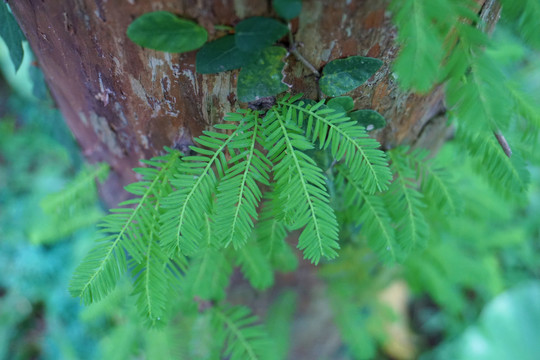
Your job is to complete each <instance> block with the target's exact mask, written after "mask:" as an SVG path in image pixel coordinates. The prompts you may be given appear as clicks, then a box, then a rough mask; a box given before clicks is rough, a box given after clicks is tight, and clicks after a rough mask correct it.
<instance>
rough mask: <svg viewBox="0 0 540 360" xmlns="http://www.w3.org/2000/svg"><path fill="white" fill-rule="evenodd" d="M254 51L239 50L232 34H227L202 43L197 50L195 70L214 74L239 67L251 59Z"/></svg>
mask: <svg viewBox="0 0 540 360" xmlns="http://www.w3.org/2000/svg"><path fill="white" fill-rule="evenodd" d="M254 56H256V53H250V52H246V51H242V50H240V49H239V48H238V47H236V40H235V37H234V35H227V36H224V37H222V38H219V39H217V40H215V41H212V42H209V43H207V44H204V46H203V47H202V48H201V50H199V51H198V52H197V60H196V66H197V72H198V73H200V74H215V73H219V72H223V71H229V70H234V69H238V68H241V67H242V66H244V65H245V64H246V63H248V62H250V61H252V60H253V57H254Z"/></svg>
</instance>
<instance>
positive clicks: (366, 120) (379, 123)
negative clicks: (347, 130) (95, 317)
mask: <svg viewBox="0 0 540 360" xmlns="http://www.w3.org/2000/svg"><path fill="white" fill-rule="evenodd" d="M347 116H349V117H350V118H351V120H354V121H356V122H357V123H358V125H362V126H363V127H365V128H366V130H367V131H371V130H375V129H382V128H383V127H385V126H386V119H385V118H384V117H383V116H382V115H381V114H379V113H378V112H376V111H375V110H369V109H365V110H356V111H352V112H350V113H349V114H347Z"/></svg>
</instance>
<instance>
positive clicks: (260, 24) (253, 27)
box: [235, 16, 289, 52]
mask: <svg viewBox="0 0 540 360" xmlns="http://www.w3.org/2000/svg"><path fill="white" fill-rule="evenodd" d="M235 30H236V35H235V39H236V46H237V47H238V48H239V49H240V50H243V51H248V52H253V51H258V50H262V49H264V48H265V47H268V46H271V45H272V44H274V43H275V42H276V41H278V40H279V39H281V38H282V37H283V36H285V34H287V32H288V31H289V29H288V28H287V26H285V25H284V24H282V23H281V22H279V21H277V20H274V19H271V18H265V17H260V16H255V17H251V18H248V19H245V20H242V21H241V22H239V23H238V25H236V27H235Z"/></svg>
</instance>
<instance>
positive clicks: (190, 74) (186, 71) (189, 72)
mask: <svg viewBox="0 0 540 360" xmlns="http://www.w3.org/2000/svg"><path fill="white" fill-rule="evenodd" d="M182 75H184V76H185V77H186V78H187V79H188V80H189V81H190V82H191V85H192V86H193V89H195V92H197V91H198V86H197V85H198V84H197V79H196V78H195V74H193V70H189V69H183V70H182Z"/></svg>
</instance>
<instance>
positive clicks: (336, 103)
mask: <svg viewBox="0 0 540 360" xmlns="http://www.w3.org/2000/svg"><path fill="white" fill-rule="evenodd" d="M326 105H328V107H329V108H331V109H334V110H336V112H344V113H346V112H349V111H351V110H352V109H353V108H354V100H353V98H352V97H350V96H340V97H337V98H333V99H330V100H328V103H326Z"/></svg>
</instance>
